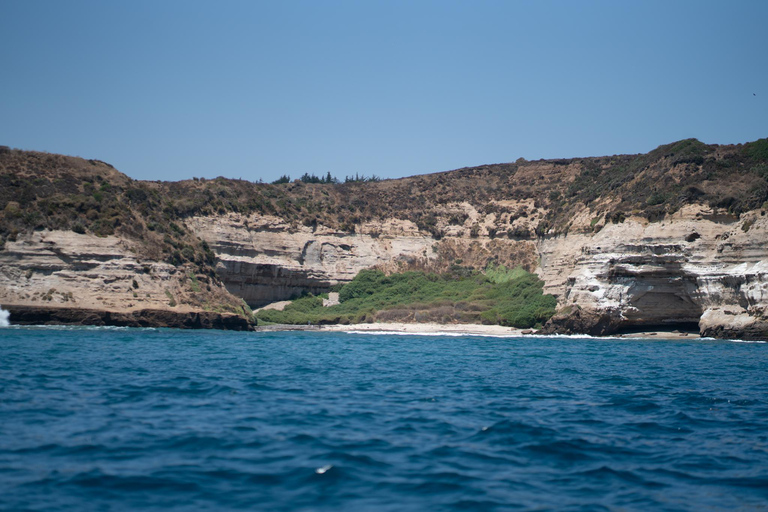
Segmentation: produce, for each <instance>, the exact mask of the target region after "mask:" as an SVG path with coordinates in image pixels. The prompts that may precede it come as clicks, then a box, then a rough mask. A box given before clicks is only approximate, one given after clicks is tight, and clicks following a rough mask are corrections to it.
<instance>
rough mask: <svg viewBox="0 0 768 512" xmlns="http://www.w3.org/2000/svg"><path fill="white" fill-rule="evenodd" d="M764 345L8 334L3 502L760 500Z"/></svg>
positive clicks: (45, 506) (409, 504) (1, 388)
mask: <svg viewBox="0 0 768 512" xmlns="http://www.w3.org/2000/svg"><path fill="white" fill-rule="evenodd" d="M767 350H768V345H764V344H755V343H752V344H748V343H735V342H729V341H705V340H686V341H661V340H647V341H645V340H617V339H612V340H601V339H583V338H582V339H569V338H533V337H526V338H493V337H472V336H411V335H364V334H345V333H305V332H286V333H231V332H220V331H176V330H152V329H104V328H102V329H95V328H58V329H53V328H18V327H11V328H5V329H2V330H0V509H7V510H46V511H48V510H54V511H55V510H138V509H142V510H169V509H170V510H277V511H281V510H285V511H289V510H290V511H295V510H349V511H353V510H354V511H359V510H392V511H395V510H397V511H401V510H414V511H415V510H529V509H536V510H539V509H544V510H546V509H557V510H701V509H711V510H722V509H733V508H742V509H763V508H765V507H766V503H768V404H767V403H766V399H767V398H768V371H767V370H768V352H767Z"/></svg>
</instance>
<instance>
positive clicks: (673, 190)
mask: <svg viewBox="0 0 768 512" xmlns="http://www.w3.org/2000/svg"><path fill="white" fill-rule="evenodd" d="M286 178H287V177H286ZM302 178H303V180H302V179H299V180H296V181H293V182H290V181H288V180H287V179H285V180H278V182H279V183H278V184H266V183H252V182H248V181H244V180H231V179H225V178H216V179H212V180H206V179H203V178H194V179H191V180H186V181H180V182H160V181H157V182H151V181H135V180H132V179H130V178H129V177H127V176H125V175H124V174H122V173H120V172H118V171H116V170H115V169H114V168H113V167H112V166H111V165H109V164H107V163H105V162H102V161H99V160H84V159H81V158H75V157H68V156H62V155H52V154H47V153H38V152H31V151H20V150H12V149H9V148H6V147H0V248H1V247H2V245H3V243H4V242H5V240H14V239H15V238H16V236H17V235H18V234H19V233H25V232H30V231H33V230H43V229H65V230H72V231H75V232H77V233H92V234H95V235H97V236H107V235H111V234H119V235H121V236H125V237H127V238H130V239H133V240H136V241H137V242H138V243H140V244H141V247H142V253H143V254H145V255H146V257H147V258H148V259H156V260H165V261H168V262H171V263H173V264H176V265H192V266H194V267H195V268H196V269H197V271H199V272H202V273H209V274H210V273H211V268H212V265H213V263H214V255H213V254H212V253H211V251H210V250H209V248H208V247H207V246H206V245H205V243H204V242H203V241H201V240H199V239H198V238H197V237H195V236H194V235H193V234H192V233H191V232H190V230H189V229H187V227H186V225H185V220H186V219H188V218H190V217H193V216H206V215H225V214H230V213H236V214H242V215H245V216H248V215H252V214H259V215H273V216H276V217H279V218H281V219H282V220H283V221H285V222H286V223H287V225H288V226H289V227H288V229H290V230H297V229H301V228H303V227H309V228H311V229H315V228H316V227H318V226H321V225H322V226H325V227H327V228H330V229H336V230H339V231H342V232H346V233H355V232H360V231H361V230H362V229H363V227H364V225H365V223H366V222H370V221H381V220H383V219H387V218H396V219H404V220H408V221H412V222H414V223H415V224H416V226H417V228H418V229H419V230H420V231H421V232H422V233H424V234H429V235H432V236H433V237H435V238H437V239H439V238H442V237H443V236H445V235H446V233H448V232H453V233H456V230H457V229H458V230H459V232H461V233H463V235H464V236H469V237H477V236H488V237H490V238H494V237H508V238H513V239H516V240H525V239H534V238H536V237H540V236H545V235H553V234H562V233H566V232H568V231H569V230H570V229H571V225H572V221H573V218H574V217H575V216H576V215H577V214H579V213H580V212H583V211H584V209H585V208H586V209H588V210H590V212H591V214H590V216H592V217H594V219H595V221H598V220H600V221H601V222H602V223H605V222H622V221H623V219H625V218H626V217H628V216H629V215H643V216H645V217H647V218H648V219H649V220H651V221H658V220H661V219H663V218H664V217H665V216H666V215H668V214H670V213H673V212H675V211H677V210H678V209H679V208H680V207H682V206H683V205H685V204H690V203H702V204H706V205H710V206H712V207H716V208H721V209H723V210H724V211H726V212H728V213H729V214H731V215H734V216H737V215H739V214H740V213H742V212H744V211H748V210H751V209H755V208H760V207H763V206H764V205H766V204H767V203H766V201H768V139H761V140H758V141H755V142H751V143H748V144H743V145H737V146H717V145H707V144H703V143H701V142H699V141H697V140H695V139H687V140H682V141H679V142H676V143H673V144H667V145H664V146H660V147H658V148H656V149H655V150H653V151H651V152H649V153H647V154H641V155H618V156H607V157H597V158H573V159H559V160H539V161H535V162H528V161H525V160H522V159H520V160H518V161H516V162H514V163H508V164H495V165H488V166H481V167H474V168H466V169H459V170H455V171H449V172H442V173H437V174H430V175H424V176H415V177H411V178H403V179H398V180H383V181H378V178H370V179H368V178H365V177H363V178H360V176H356V177H355V178H354V179H353V178H349V177H348V178H347V180H346V181H345V182H344V183H337V181H338V180H336V179H335V178H333V177H332V176H331V173H327V174H326V175H325V176H324V177H322V178H320V177H317V176H315V175H314V174H311V173H305V174H304V175H303V177H302ZM282 181H285V182H282ZM467 208H470V209H472V210H473V211H474V212H477V215H479V216H480V219H478V218H477V216H476V217H472V216H470V215H469V214H468V213H467ZM521 220H524V221H525V222H520V221H521ZM600 224H601V223H600V222H593V226H592V227H594V228H595V229H599V228H600ZM451 230H453V231H451ZM373 234H374V235H375V233H373ZM486 263H487V262H480V265H482V266H475V268H483V266H484V265H485V264H486Z"/></svg>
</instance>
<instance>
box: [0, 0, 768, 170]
mask: <svg viewBox="0 0 768 512" xmlns="http://www.w3.org/2000/svg"><path fill="white" fill-rule="evenodd" d="M766 20H768V2H766V1H764V0H756V1H747V0H742V1H739V0H735V1H725V0H723V1H709V0H691V1H683V0H680V1H675V0H665V1H652V0H646V1H631V0H626V1H622V0H611V1H589V0H583V1H576V0H571V1H554V0H538V1H533V0H530V1H515V0H508V1H494V0H472V1H461V2H459V1H453V0H402V1H401V0H386V1H383V0H382V1H378V0H359V1H336V0H324V1H320V0H308V1H303V0H270V1H258V0H247V1H226V0H224V1H217V2H213V1H207V2H206V1H199V0H183V1H172V0H162V1H160V0H152V1H144V0H131V1H125V2H112V1H103V0H96V1H82V0H68V1H60V0H2V2H0V145H6V146H11V147H14V148H20V149H28V150H36V151H47V152H51V153H62V154H67V155H75V156H81V157H84V158H95V159H100V160H104V161H106V162H109V163H110V164H112V165H114V166H115V167H116V168H117V169H119V170H121V171H122V172H124V173H126V174H128V175H129V176H130V177H132V178H135V179H146V180H156V179H159V180H181V179H189V178H192V177H206V178H213V177H216V176H224V177H228V178H242V179H246V180H250V181H259V180H263V181H273V180H275V179H277V178H278V177H280V176H282V175H283V174H287V175H290V176H291V177H292V178H297V177H299V176H300V175H302V174H304V173H310V174H316V175H318V176H320V175H322V176H324V175H326V173H328V172H330V173H331V174H332V175H333V176H336V177H338V178H340V179H342V180H343V178H344V177H345V176H348V175H349V176H351V175H354V174H356V173H357V174H360V175H366V176H371V175H376V176H379V177H381V178H397V177H402V176H411V175H415V174H426V173H432V172H440V171H447V170H451V169H456V168H461V167H467V166H475V165H483V164H491V163H499V162H513V161H515V160H517V159H518V158H520V157H523V158H526V159H528V160H536V159H540V158H568V157H588V156H602V155H613V154H627V153H645V152H647V151H650V150H651V149H653V148H655V147H657V146H659V145H661V144H666V143H670V142H673V141H677V140H680V139H685V138H690V137H695V138H698V139H699V140H701V141H703V142H706V143H709V144H735V143H744V142H748V141H753V140H756V139H759V138H764V137H768V52H767V51H766V50H768V30H766V29H765V21H766Z"/></svg>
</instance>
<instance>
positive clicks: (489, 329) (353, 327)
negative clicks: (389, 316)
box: [316, 323, 699, 340]
mask: <svg viewBox="0 0 768 512" xmlns="http://www.w3.org/2000/svg"><path fill="white" fill-rule="evenodd" d="M316 329H318V330H320V331H331V332H352V331H354V332H392V333H403V334H460V335H478V336H509V337H518V336H533V335H536V330H534V329H514V328H511V327H503V326H501V325H482V324H438V323H371V324H350V325H322V326H319V327H316ZM609 337H612V338H644V339H665V340H668V339H693V338H698V337H699V334H698V333H694V332H674V331H647V332H633V333H628V334H617V335H613V336H609Z"/></svg>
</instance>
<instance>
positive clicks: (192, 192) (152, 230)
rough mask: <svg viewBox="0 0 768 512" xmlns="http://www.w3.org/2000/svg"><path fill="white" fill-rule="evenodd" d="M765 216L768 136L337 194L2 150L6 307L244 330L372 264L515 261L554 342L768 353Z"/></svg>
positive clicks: (437, 267) (347, 187) (0, 295)
mask: <svg viewBox="0 0 768 512" xmlns="http://www.w3.org/2000/svg"><path fill="white" fill-rule="evenodd" d="M32 180H35V182H36V184H35V185H34V186H31V185H30V181H32ZM766 201H768V141H766V140H765V139H764V140H762V141H757V142H755V143H750V144H746V145H740V146H714V145H710V146H707V145H704V144H701V143H700V142H698V141H695V140H687V141H680V142H678V143H675V144H670V145H667V146H661V147H660V148H657V149H656V150H654V151H652V152H650V153H648V154H645V155H623V156H614V157H602V158H591V159H570V160H542V161H538V162H526V161H522V160H520V161H518V162H515V163H514V164H499V165H494V166H484V167H478V168H472V169H460V170H457V171H451V172H446V173H439V174H436V175H428V176H416V177H413V178H405V179H401V180H390V181H384V182H377V183H347V184H338V185H330V184H328V185H320V184H307V183H301V182H298V181H297V182H294V183H288V184H283V185H266V184H255V183H248V182H243V181H240V180H224V179H222V178H219V179H216V180H202V179H200V180H198V179H195V180H190V181H187V182H179V183H155V182H136V181H133V180H130V179H129V178H127V177H125V176H124V175H121V174H119V173H117V172H116V171H114V170H113V169H111V167H109V166H108V164H104V163H103V162H98V161H83V160H80V159H72V158H71V157H61V156H59V155H45V154H37V153H35V154H31V153H27V152H19V151H15V150H12V151H6V152H2V151H0V211H2V215H0V234H1V235H0V236H2V238H1V239H0V243H2V245H1V247H2V250H0V304H2V305H3V306H5V307H6V309H8V308H9V307H10V309H11V311H14V308H16V310H17V311H19V312H21V311H22V309H23V308H27V309H26V310H25V311H28V312H29V311H33V310H34V308H38V309H40V308H42V309H43V310H50V309H51V308H53V309H56V308H58V309H59V310H60V311H65V310H66V311H70V310H72V308H75V311H76V310H78V308H79V309H82V310H87V311H91V312H97V311H107V312H109V313H110V315H115V314H118V313H120V314H125V315H127V316H126V317H121V318H120V319H119V320H116V318H117V317H116V316H109V317H108V318H106V319H105V318H104V315H103V314H102V315H101V316H99V315H96V316H97V317H98V318H99V319H98V320H93V322H92V323H98V322H99V321H101V322H106V323H110V322H111V323H120V322H122V324H123V325H141V324H142V322H143V323H144V324H146V323H148V322H149V323H151V320H147V319H148V318H150V319H151V318H154V317H153V316H152V315H153V314H155V313H152V314H150V313H149V312H161V311H165V312H169V311H170V312H175V313H176V314H178V315H180V316H179V320H178V323H179V324H180V325H181V326H213V327H215V326H220V325H222V320H221V318H219V319H218V320H213V319H211V318H209V317H208V316H206V315H210V314H212V313H217V312H218V314H233V315H236V314H238V313H239V314H240V317H241V318H246V317H247V308H244V307H243V306H242V304H241V303H238V301H239V300H240V299H243V300H244V301H245V302H247V303H248V305H250V306H252V307H258V306H262V305H265V304H267V303H270V302H274V301H279V300H285V299H288V298H290V297H292V296H295V295H298V294H300V293H303V292H312V293H319V292H324V291H328V290H329V289H330V288H331V287H332V286H333V285H335V284H337V283H343V282H346V281H349V280H350V279H352V277H354V276H355V275H356V274H357V272H359V271H360V270H362V269H364V268H370V267H378V268H381V269H383V270H385V271H397V270H406V269H426V270H434V271H445V270H448V269H455V268H461V267H471V268H484V267H485V266H486V265H488V264H489V263H501V264H505V265H507V266H517V265H521V266H523V267H525V268H526V269H528V270H533V271H536V272H537V273H538V274H539V275H540V277H541V278H542V279H543V280H544V281H545V283H546V284H545V291H546V292H549V293H552V294H554V295H555V296H556V297H557V298H558V301H559V305H560V310H559V312H558V314H556V315H555V317H553V319H552V320H551V321H550V322H549V323H548V324H547V326H546V327H545V330H546V331H547V332H562V333H567V332H586V333H590V334H610V333H615V332H620V331H623V330H631V329H640V328H643V329H648V328H651V329H653V328H660V327H665V328H671V327H674V326H681V327H689V326H691V325H695V326H698V327H699V329H700V330H701V332H702V334H704V335H710V336H717V337H740V338H752V339H768V321H767V320H766V311H765V308H766V306H767V305H768V296H767V295H766V292H768V288H767V287H768V285H766V281H767V279H768V274H767V272H768V249H767V248H766V244H765V241H766V240H767V237H766V230H767V229H768V220H767V219H766V216H765V208H764V207H765V206H766ZM221 304H225V305H227V308H228V309H226V308H225V309H226V310H224V309H222V308H220V307H219V306H220V305H221ZM46 308H47V309H46ZM238 308H241V309H240V310H238ZM217 310H218V311H217ZM19 314H20V313H19ZM28 314H29V315H32V313H28ZM194 315H197V316H196V317H195V316H194ZM201 315H202V316H201ZM64 316H67V315H66V314H65V315H64ZM155 316H157V315H156V314H155ZM17 318H18V314H17ZM30 318H31V317H30ZM12 320H13V318H12ZM131 322H133V323H131ZM185 322H186V323H185ZM216 322H219V324H216ZM224 323H226V322H224ZM214 324H216V325H214ZM235 324H237V322H234V323H232V325H235Z"/></svg>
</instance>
